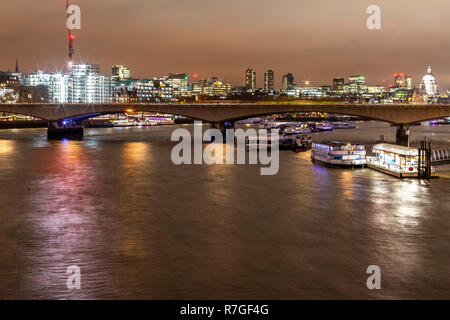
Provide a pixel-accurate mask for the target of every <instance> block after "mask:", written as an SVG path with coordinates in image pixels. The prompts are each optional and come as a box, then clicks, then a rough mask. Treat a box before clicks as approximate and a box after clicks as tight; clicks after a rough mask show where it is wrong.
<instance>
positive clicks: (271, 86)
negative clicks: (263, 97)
mask: <svg viewBox="0 0 450 320" xmlns="http://www.w3.org/2000/svg"><path fill="white" fill-rule="evenodd" d="M274 90H275V81H274V73H273V71H272V70H267V71H266V73H264V91H274Z"/></svg>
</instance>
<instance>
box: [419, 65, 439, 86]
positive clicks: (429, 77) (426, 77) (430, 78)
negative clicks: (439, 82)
mask: <svg viewBox="0 0 450 320" xmlns="http://www.w3.org/2000/svg"><path fill="white" fill-rule="evenodd" d="M422 80H423V81H424V82H425V81H436V77H435V76H434V74H433V73H432V72H431V66H429V67H428V71H427V74H426V75H424V76H423V78H422Z"/></svg>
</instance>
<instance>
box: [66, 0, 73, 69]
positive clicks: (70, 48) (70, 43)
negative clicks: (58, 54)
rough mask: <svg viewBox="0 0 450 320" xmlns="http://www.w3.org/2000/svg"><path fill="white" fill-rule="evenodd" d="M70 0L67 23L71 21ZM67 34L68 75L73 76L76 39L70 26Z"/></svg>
mask: <svg viewBox="0 0 450 320" xmlns="http://www.w3.org/2000/svg"><path fill="white" fill-rule="evenodd" d="M69 17H70V16H69V0H66V21H68V19H69ZM67 33H68V40H69V60H68V62H67V73H68V74H69V75H72V67H73V54H74V52H75V50H74V49H73V40H74V39H75V36H74V34H73V33H72V30H70V28H69V25H67Z"/></svg>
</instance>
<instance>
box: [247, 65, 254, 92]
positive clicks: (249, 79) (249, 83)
mask: <svg viewBox="0 0 450 320" xmlns="http://www.w3.org/2000/svg"><path fill="white" fill-rule="evenodd" d="M245 88H246V89H256V72H255V71H254V70H253V69H247V71H245Z"/></svg>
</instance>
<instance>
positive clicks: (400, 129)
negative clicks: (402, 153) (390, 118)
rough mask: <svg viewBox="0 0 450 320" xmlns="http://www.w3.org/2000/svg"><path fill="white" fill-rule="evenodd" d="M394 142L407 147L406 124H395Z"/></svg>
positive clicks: (407, 134)
mask: <svg viewBox="0 0 450 320" xmlns="http://www.w3.org/2000/svg"><path fill="white" fill-rule="evenodd" d="M395 143H396V144H398V145H401V146H405V147H409V127H408V126H407V125H404V124H401V125H399V126H397V133H396V135H395Z"/></svg>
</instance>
